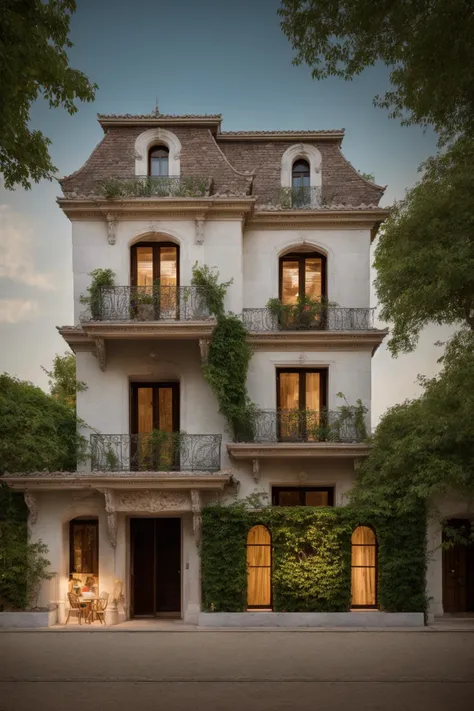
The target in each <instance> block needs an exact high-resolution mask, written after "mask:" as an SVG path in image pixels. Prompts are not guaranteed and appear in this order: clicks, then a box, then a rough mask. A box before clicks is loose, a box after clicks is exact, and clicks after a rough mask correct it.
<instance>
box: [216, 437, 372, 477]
mask: <svg viewBox="0 0 474 711" xmlns="http://www.w3.org/2000/svg"><path fill="white" fill-rule="evenodd" d="M226 446H227V451H228V453H229V454H230V456H231V457H233V458H234V459H252V460H254V461H256V462H258V460H260V459H282V458H283V459H290V458H298V459H300V458H309V457H311V458H315V457H317V458H330V459H340V458H350V459H353V458H357V457H366V456H367V455H368V454H369V451H370V447H369V445H367V444H363V443H362V444H358V443H354V444H346V443H340V442H275V443H271V444H268V443H261V444H260V443H258V442H252V443H240V442H238V443H237V442H229V443H228V444H227V445H226ZM257 468H258V465H257ZM254 470H255V464H254Z"/></svg>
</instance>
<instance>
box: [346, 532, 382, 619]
mask: <svg viewBox="0 0 474 711" xmlns="http://www.w3.org/2000/svg"><path fill="white" fill-rule="evenodd" d="M351 585H352V607H377V538H376V536H375V533H374V531H373V530H372V529H371V528H370V527H369V526H358V527H357V528H356V529H355V530H354V532H353V533H352V539H351Z"/></svg>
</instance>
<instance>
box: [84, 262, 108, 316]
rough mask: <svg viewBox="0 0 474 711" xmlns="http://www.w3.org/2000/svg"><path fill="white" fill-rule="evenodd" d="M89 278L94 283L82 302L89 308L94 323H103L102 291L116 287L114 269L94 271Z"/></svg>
mask: <svg viewBox="0 0 474 711" xmlns="http://www.w3.org/2000/svg"><path fill="white" fill-rule="evenodd" d="M89 276H90V277H92V281H91V283H90V285H89V286H88V287H87V294H83V295H82V296H81V298H80V302H81V304H86V305H87V306H88V307H89V310H90V319H91V320H92V321H101V320H103V318H104V315H103V308H102V307H103V304H102V289H103V288H106V287H113V286H115V272H113V271H112V269H94V270H93V271H92V272H90V273H89Z"/></svg>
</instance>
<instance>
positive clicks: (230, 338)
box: [192, 264, 256, 436]
mask: <svg viewBox="0 0 474 711" xmlns="http://www.w3.org/2000/svg"><path fill="white" fill-rule="evenodd" d="M231 283H232V280H230V281H227V282H224V283H222V284H219V274H218V272H217V271H216V269H211V268H209V267H208V266H201V267H200V266H198V265H197V264H195V265H194V268H193V278H192V284H193V286H199V287H201V289H202V290H203V292H204V295H205V299H206V302H207V307H208V309H209V311H210V312H211V313H212V314H213V315H214V316H215V317H216V319H217V326H216V327H215V329H214V332H213V334H212V338H211V343H210V345H209V356H208V362H207V364H205V365H204V367H203V372H204V377H205V378H206V380H207V382H208V383H209V385H210V386H211V388H212V390H213V392H214V394H215V395H216V397H217V400H218V402H219V411H220V412H221V413H222V414H223V415H224V417H225V418H226V420H227V423H228V425H229V429H230V431H231V433H232V435H233V436H236V435H237V434H239V433H240V434H241V433H242V430H243V428H245V427H247V426H249V423H251V421H252V413H253V412H255V409H256V408H255V405H254V404H253V403H252V402H251V400H250V398H249V396H248V393H247V372H248V367H249V363H250V358H251V357H252V349H251V348H250V346H249V345H248V343H247V330H246V328H245V326H244V324H243V323H242V321H241V319H240V318H238V316H236V315H235V314H232V313H226V312H225V309H224V297H225V294H226V291H227V288H228V287H229V286H230V284H231Z"/></svg>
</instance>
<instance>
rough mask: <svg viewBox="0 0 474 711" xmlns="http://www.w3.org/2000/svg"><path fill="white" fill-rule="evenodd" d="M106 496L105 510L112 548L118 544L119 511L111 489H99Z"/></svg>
mask: <svg viewBox="0 0 474 711" xmlns="http://www.w3.org/2000/svg"><path fill="white" fill-rule="evenodd" d="M99 491H100V493H101V494H103V495H104V498H105V511H106V513H107V528H108V531H109V540H110V545H111V546H112V548H115V547H116V546H117V512H116V510H115V497H114V492H113V491H112V490H111V489H99Z"/></svg>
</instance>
